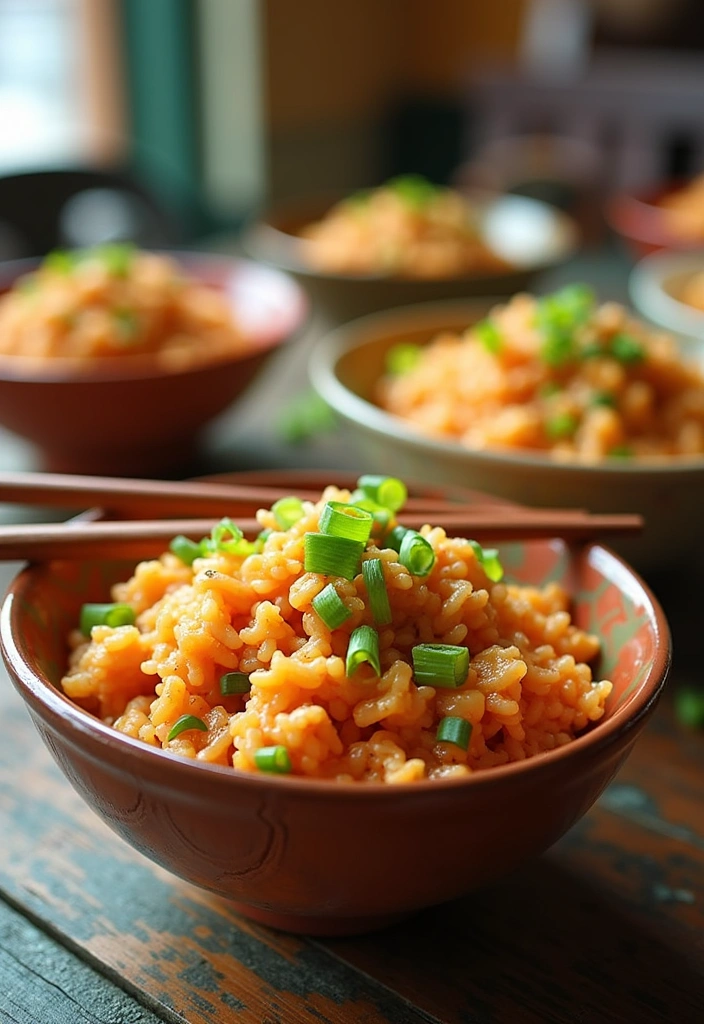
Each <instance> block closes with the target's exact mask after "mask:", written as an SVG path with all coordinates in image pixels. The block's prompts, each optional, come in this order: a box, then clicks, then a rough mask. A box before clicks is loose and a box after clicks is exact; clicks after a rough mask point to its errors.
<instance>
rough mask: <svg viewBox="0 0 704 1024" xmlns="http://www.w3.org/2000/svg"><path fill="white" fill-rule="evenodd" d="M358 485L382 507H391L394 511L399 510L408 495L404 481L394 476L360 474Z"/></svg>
mask: <svg viewBox="0 0 704 1024" xmlns="http://www.w3.org/2000/svg"><path fill="white" fill-rule="evenodd" d="M357 487H358V488H359V490H360V491H362V492H363V493H364V494H365V495H366V496H367V498H371V500H372V501H374V502H376V504H377V505H381V506H382V508H390V509H391V511H392V512H398V510H399V509H400V508H402V507H403V505H404V504H405V502H406V498H407V497H408V490H407V488H406V485H405V484H404V482H403V481H402V480H397V479H396V477H393V476H372V475H366V476H360V478H359V480H358V481H357Z"/></svg>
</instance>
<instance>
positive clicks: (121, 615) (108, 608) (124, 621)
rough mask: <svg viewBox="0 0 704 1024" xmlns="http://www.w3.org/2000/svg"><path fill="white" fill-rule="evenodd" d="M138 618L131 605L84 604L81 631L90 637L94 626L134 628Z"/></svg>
mask: <svg viewBox="0 0 704 1024" xmlns="http://www.w3.org/2000/svg"><path fill="white" fill-rule="evenodd" d="M136 618H137V616H136V615H135V611H134V608H132V606H131V605H129V604H121V603H113V604H84V605H83V607H82V608H81V615H80V630H81V633H83V635H84V636H90V633H91V630H92V628H93V626H111V627H112V628H113V629H116V628H117V627H118V626H133V625H134V623H135V621H136Z"/></svg>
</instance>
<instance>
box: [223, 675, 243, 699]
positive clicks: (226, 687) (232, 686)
mask: <svg viewBox="0 0 704 1024" xmlns="http://www.w3.org/2000/svg"><path fill="white" fill-rule="evenodd" d="M250 689H251V683H250V681H249V676H248V675H247V673H246V672H225V674H224V675H222V676H220V693H221V694H222V695H223V697H232V696H233V694H236V693H249V691H250Z"/></svg>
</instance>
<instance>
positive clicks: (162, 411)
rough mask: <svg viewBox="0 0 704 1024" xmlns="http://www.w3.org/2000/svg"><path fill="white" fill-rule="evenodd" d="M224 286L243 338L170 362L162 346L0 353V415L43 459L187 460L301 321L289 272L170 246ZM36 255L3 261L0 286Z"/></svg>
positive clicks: (78, 464)
mask: <svg viewBox="0 0 704 1024" xmlns="http://www.w3.org/2000/svg"><path fill="white" fill-rule="evenodd" d="M166 255H169V256H171V257H172V258H173V259H174V260H175V261H176V262H177V263H178V264H179V265H180V266H181V267H182V268H183V269H184V271H185V272H186V273H187V274H188V276H189V277H191V278H192V279H194V280H195V281H197V282H200V283H203V284H207V285H209V286H211V287H213V288H216V289H217V290H219V291H221V292H223V293H224V294H225V296H226V297H227V300H228V302H229V303H230V305H231V306H232V311H233V315H234V316H235V317H236V321H237V324H238V326H239V328H240V331H241V332H242V334H243V335H244V337H245V339H246V344H245V346H244V347H243V348H238V349H237V350H233V352H232V353H231V354H224V355H220V356H219V357H217V358H208V357H206V358H204V359H203V360H197V361H193V362H191V363H189V365H187V366H185V367H180V368H169V367H167V366H165V365H164V363H163V362H162V361H161V360H160V359H159V357H158V354H157V355H154V354H148V355H134V356H116V357H112V358H110V359H106V358H102V359H100V358H97V359H91V360H76V359H68V358H61V357H56V358H54V357H51V358H47V359H44V360H41V361H39V360H26V359H24V358H23V357H21V356H9V355H8V356H0V423H1V424H2V425H3V426H4V427H6V428H7V429H8V430H10V431H12V432H13V433H15V434H17V435H18V436H20V437H22V438H25V439H26V440H28V441H30V442H31V443H32V444H33V445H34V446H35V447H36V448H37V450H38V457H39V462H40V465H41V468H43V469H47V470H52V471H55V472H66V473H97V474H110V475H125V476H139V475H152V476H161V475H163V474H164V473H173V472H177V471H178V470H179V468H180V467H181V466H188V464H189V460H190V458H191V457H192V455H193V452H194V449H195V448H196V447H197V444H198V441H199V435H200V433H201V431H202V430H203V429H204V428H205V427H206V426H207V425H208V424H209V423H211V422H212V421H213V420H214V419H215V418H216V417H217V416H218V415H220V413H222V412H224V411H225V409H227V408H228V407H229V406H230V405H231V404H232V403H233V402H235V401H236V400H237V399H238V398H240V397H241V396H242V395H243V393H244V392H245V391H246V389H247V388H248V387H249V385H250V383H251V382H252V380H253V379H254V377H255V376H256V375H257V374H258V373H259V371H260V370H261V369H262V367H263V366H264V364H265V363H266V362H267V360H268V359H269V358H270V357H271V356H272V355H273V354H274V352H275V351H276V350H277V349H279V348H280V347H281V346H282V345H284V344H285V343H286V342H288V341H289V340H290V339H291V338H292V337H293V336H295V335H296V334H297V332H298V331H299V330H300V329H301V328H302V326H303V324H304V322H305V319H306V316H307V313H308V302H307V299H306V296H305V294H304V292H303V290H302V289H301V288H300V286H299V285H297V284H296V282H295V281H294V280H293V278H292V277H291V276H290V275H288V274H286V273H284V272H283V271H280V270H277V269H275V268H272V267H266V266H263V265H261V264H257V263H254V262H251V261H248V260H240V259H233V258H230V257H226V256H221V255H214V254H209V253H208V254H206V253H198V252H174V253H167V254H166ZM37 265H38V261H35V260H22V261H17V262H14V263H6V264H3V265H0V292H2V291H7V290H8V289H9V288H10V287H11V286H12V284H13V283H14V282H15V281H16V280H17V279H18V278H19V277H21V276H22V275H24V274H27V273H29V272H30V271H31V270H33V269H35V268H36V266H37Z"/></svg>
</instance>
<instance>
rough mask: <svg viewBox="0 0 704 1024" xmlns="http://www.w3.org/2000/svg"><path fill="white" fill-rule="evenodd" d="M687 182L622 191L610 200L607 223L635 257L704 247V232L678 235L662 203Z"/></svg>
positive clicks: (639, 257)
mask: <svg viewBox="0 0 704 1024" xmlns="http://www.w3.org/2000/svg"><path fill="white" fill-rule="evenodd" d="M685 184H686V183H682V182H677V183H670V184H668V185H661V186H660V187H659V188H652V189H646V190H643V191H642V192H631V193H628V192H623V193H618V194H617V195H614V196H613V197H612V198H611V199H610V200H609V201H608V202H607V204H606V209H605V214H606V219H607V222H608V224H609V226H610V227H611V228H612V230H613V231H615V232H616V234H617V235H618V236H619V238H620V239H621V240H622V241H623V242H624V244H625V245H626V247H627V248H628V249H629V251H630V253H631V255H632V256H633V257H634V258H635V259H641V258H642V257H643V256H648V255H649V254H650V253H653V252H658V251H660V250H661V249H668V250H676V251H682V250H690V249H697V248H701V247H702V246H704V235H703V236H702V237H701V238H698V239H696V238H695V239H692V238H687V237H683V236H679V235H677V234H674V233H673V232H672V230H671V229H670V228H669V226H668V222H667V217H666V215H665V214H664V211H663V208H662V206H661V205H660V203H661V202H662V200H663V199H667V198H668V197H669V196H672V195H673V194H675V193H678V192H680V191H681V190H682V188H683V187H684V185H685Z"/></svg>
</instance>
